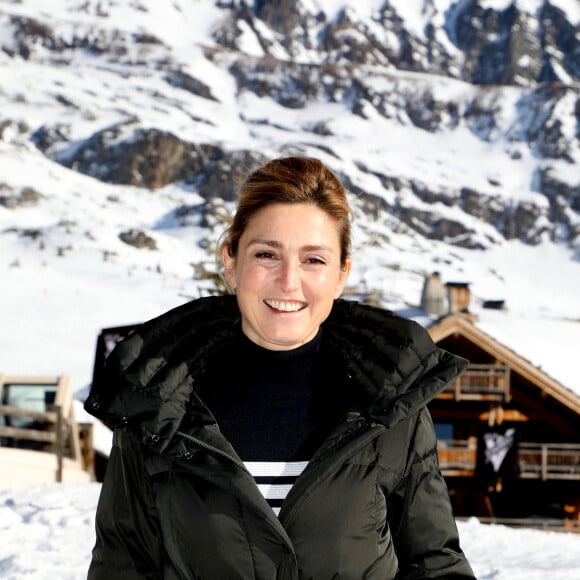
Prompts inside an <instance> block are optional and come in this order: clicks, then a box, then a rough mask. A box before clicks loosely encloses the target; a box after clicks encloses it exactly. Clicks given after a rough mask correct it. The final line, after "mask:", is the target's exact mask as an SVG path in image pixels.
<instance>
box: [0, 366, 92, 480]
mask: <svg viewBox="0 0 580 580" xmlns="http://www.w3.org/2000/svg"><path fill="white" fill-rule="evenodd" d="M91 434H92V429H91V425H90V424H78V423H77V421H76V419H75V413H74V401H73V393H72V390H71V388H70V383H69V380H68V377H67V376H66V375H60V376H51V377H38V376H8V375H2V374H0V464H1V465H2V468H1V469H0V487H20V486H26V485H38V484H41V483H51V482H70V483H84V482H89V481H92V480H93V479H94V472H93V451H92V443H91Z"/></svg>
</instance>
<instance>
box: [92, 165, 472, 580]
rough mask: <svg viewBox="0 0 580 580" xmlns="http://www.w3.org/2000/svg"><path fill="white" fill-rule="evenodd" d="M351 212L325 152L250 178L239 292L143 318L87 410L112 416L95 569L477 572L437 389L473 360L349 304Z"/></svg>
mask: <svg viewBox="0 0 580 580" xmlns="http://www.w3.org/2000/svg"><path fill="white" fill-rule="evenodd" d="M349 218H350V212H349V207H348V203H347V199H346V193H345V190H344V188H343V186H342V185H341V183H340V182H339V181H338V180H337V178H336V177H335V176H334V175H333V174H332V173H331V172H330V171H329V170H328V169H327V168H326V167H325V166H324V165H323V164H322V163H321V162H320V161H318V160H315V159H308V158H294V157H290V158H283V159H278V160H274V161H272V162H270V163H267V164H266V165H265V166H264V167H262V168H260V169H258V170H257V171H255V172H254V173H253V174H251V175H250V176H249V177H248V179H247V180H246V182H245V183H244V184H243V186H242V188H241V191H240V195H239V204H238V209H237V212H236V215H235V217H234V220H233V223H232V225H231V227H230V228H229V229H228V231H227V232H226V235H225V238H224V241H223V244H222V249H221V256H222V259H223V265H224V273H225V277H226V280H227V283H228V285H229V286H230V287H231V289H232V290H233V291H234V292H235V297H234V296H229V297H211V298H203V299H199V300H195V301H193V302H191V303H189V304H186V305H184V306H181V307H179V308H176V309H174V310H172V311H170V312H168V313H166V314H164V315H162V316H160V317H159V318H156V319H154V320H152V321H150V322H147V323H145V324H144V325H143V326H142V327H140V328H139V329H137V331H136V332H135V333H133V334H132V335H131V336H130V337H128V338H127V339H126V340H125V341H124V342H122V343H120V344H119V345H118V346H117V348H116V349H115V351H114V352H113V353H112V354H111V355H110V357H109V359H108V361H107V366H106V369H105V370H104V372H103V376H102V377H100V378H99V380H97V381H95V384H94V386H93V390H92V392H91V394H90V396H89V398H88V399H87V402H86V404H85V406H86V408H87V410H88V411H89V412H91V413H92V414H94V415H95V416H96V417H99V418H100V419H102V420H103V421H105V422H107V423H109V424H110V425H112V426H113V427H114V428H115V431H114V443H113V449H112V451H111V456H110V459H109V464H108V469H107V473H106V478H105V481H104V483H103V487H102V492H101V497H100V501H99V506H98V510H97V517H96V527H97V542H96V545H95V548H94V550H93V559H92V562H91V567H90V571H89V579H90V580H95V579H103V580H105V579H106V580H111V579H115V578H123V579H124V580H130V579H133V578H151V579H153V578H159V579H161V578H163V579H165V580H167V579H183V580H185V579H198V578H199V579H214V580H233V579H259V580H265V579H268V580H270V579H271V580H275V579H278V580H286V579H314V580H327V579H328V580H330V579H331V578H332V579H352V580H355V579H356V580H360V579H361V578H370V579H381V580H385V579H389V578H457V579H460V578H461V579H465V578H473V573H472V571H471V568H470V566H469V564H468V563H467V561H466V559H465V556H464V555H463V553H462V551H461V549H460V547H459V540H458V535H457V529H456V526H455V522H454V519H453V514H452V512H451V507H450V503H449V500H448V494H447V489H446V487H445V483H444V481H443V478H442V476H441V473H440V471H439V467H438V463H437V452H436V440H435V433H434V429H433V424H432V422H431V419H430V416H429V413H428V412H427V410H426V408H425V405H426V403H427V402H428V401H429V400H430V399H432V398H433V397H434V396H435V395H436V394H437V393H438V392H439V391H441V390H442V389H443V388H444V386H445V385H446V384H447V383H448V382H449V381H450V380H451V379H453V378H454V377H455V376H457V374H458V373H459V372H461V371H462V370H463V368H464V367H465V365H466V362H465V361H464V360H463V359H460V358H458V357H455V356H453V355H451V354H449V353H447V352H445V351H443V350H441V349H438V348H437V347H436V346H435V345H434V344H433V342H432V341H431V340H430V338H429V336H428V334H427V333H426V332H425V331H424V330H423V329H422V328H421V327H420V326H419V325H417V324H415V323H413V322H410V321H408V320H405V319H403V318H400V317H398V316H396V315H394V314H392V313H390V312H387V311H384V310H380V309H376V308H372V307H369V306H363V305H360V304H357V303H355V302H346V301H343V300H337V299H338V297H339V295H340V293H341V292H342V290H343V288H344V285H345V283H346V280H347V277H348V274H349V271H350V268H351V258H350V219H349Z"/></svg>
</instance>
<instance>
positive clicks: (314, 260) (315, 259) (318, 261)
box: [305, 256, 326, 266]
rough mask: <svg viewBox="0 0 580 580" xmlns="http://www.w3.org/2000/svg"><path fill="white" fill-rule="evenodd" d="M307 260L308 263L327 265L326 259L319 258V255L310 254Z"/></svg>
mask: <svg viewBox="0 0 580 580" xmlns="http://www.w3.org/2000/svg"><path fill="white" fill-rule="evenodd" d="M305 262H306V263H307V264H312V265H314V266H325V265H326V260H324V259H322V258H319V257H317V256H310V257H308V258H306V260H305Z"/></svg>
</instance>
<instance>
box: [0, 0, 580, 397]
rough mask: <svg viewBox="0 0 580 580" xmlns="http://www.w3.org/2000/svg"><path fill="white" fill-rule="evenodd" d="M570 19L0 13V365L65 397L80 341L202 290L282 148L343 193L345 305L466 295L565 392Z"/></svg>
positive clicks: (5, 5)
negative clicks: (243, 198) (238, 200)
mask: <svg viewBox="0 0 580 580" xmlns="http://www.w3.org/2000/svg"><path fill="white" fill-rule="evenodd" d="M579 25H580V5H579V4H578V2H577V0H549V1H548V0H513V1H508V0H480V1H475V0H459V1H457V2H453V1H452V0H414V1H413V2H409V1H407V0H391V1H385V0H356V1H355V0H301V1H289V0H276V1H270V2H268V1H261V0H254V1H253V2H252V1H249V0H248V1H246V0H231V1H227V0H198V1H191V0H172V2H159V1H155V0H124V1H123V0H82V1H81V0H50V1H47V0H4V1H3V2H0V46H1V48H2V50H1V51H0V323H1V324H2V332H1V333H0V372H4V373H10V374H30V373H34V374H50V373H60V372H62V373H67V374H70V375H71V377H72V379H73V386H74V387H75V388H76V389H77V390H80V389H83V388H84V387H86V385H87V384H88V383H89V382H90V378H91V372H92V362H93V354H94V343H95V340H96V336H97V333H98V332H99V330H100V329H101V328H103V327H107V326H114V325H120V324H129V323H134V322H138V321H141V320H144V319H146V318H149V317H151V316H155V315H157V314H159V313H161V312H162V311H163V310H165V309H167V308H170V307H172V306H176V305H177V304H179V303H181V302H183V301H184V300H186V299H188V298H189V297H192V296H193V297H196V296H199V295H203V294H206V293H209V292H215V291H216V290H217V286H216V276H215V274H216V266H215V261H214V255H213V250H214V248H215V243H216V240H217V238H218V236H219V234H220V233H221V231H222V230H223V227H224V225H225V223H226V222H227V219H228V216H229V214H230V212H231V211H232V209H233V204H234V194H235V188H236V184H237V183H238V182H239V180H240V178H241V177H242V176H243V175H244V174H245V173H246V172H247V171H248V170H250V169H252V168H253V167H255V166H256V165H257V164H259V163H261V162H262V161H264V160H265V159H267V158H270V157H274V156H278V155H286V154H300V155H310V156H315V157H319V158H321V159H322V160H323V161H325V162H326V163H327V164H328V165H329V166H330V167H331V168H332V169H333V170H335V171H336V173H337V174H338V175H339V176H340V177H341V178H342V179H343V181H344V183H345V185H347V187H348V189H349V191H350V192H351V201H352V205H353V208H354V211H355V224H356V226H355V255H354V259H355V268H354V271H353V274H352V276H351V279H350V288H349V293H350V294H351V295H355V296H360V295H363V294H365V293H373V294H374V295H378V296H379V297H380V300H381V302H382V304H383V305H384V306H385V307H388V308H393V309H397V310H401V311H403V312H404V313H410V312H412V309H413V308H414V307H416V306H417V305H418V303H419V298H420V295H421V288H422V285H423V280H424V276H425V275H427V274H430V273H431V272H432V271H434V270H438V271H439V272H441V274H442V277H443V279H444V280H446V281H464V282H469V283H470V285H471V290H472V296H473V301H472V305H471V308H472V309H473V310H474V311H475V312H476V313H477V314H478V315H479V316H480V324H481V327H482V328H483V329H484V330H485V331H486V332H489V333H491V334H493V335H494V336H496V337H497V338H498V339H499V340H501V341H502V342H504V343H505V344H506V345H508V346H510V347H511V348H513V349H514V350H516V351H518V352H519V353H520V354H522V355H523V356H525V357H527V358H529V359H530V360H532V362H534V363H535V364H538V365H541V366H542V367H543V368H544V370H546V372H548V373H549V374H551V376H553V377H554V378H555V379H557V380H559V381H561V382H562V383H563V384H564V385H565V386H566V387H568V388H570V389H572V390H575V391H576V392H578V393H580V383H579V382H578V379H577V373H576V370H575V369H574V368H573V362H574V360H575V359H574V356H575V355H574V353H575V351H576V350H577V345H578V344H579V342H580V301H579V300H578V291H579V289H580V171H579V167H580V122H579V120H578V116H579V112H580V64H579V63H580V60H579V58H578V56H579V54H580V39H579V32H578V30H579ZM491 299H502V300H505V301H506V302H505V304H506V309H505V310H504V311H494V312H491V311H487V310H486V309H484V308H483V307H482V305H483V303H484V301H486V300H491Z"/></svg>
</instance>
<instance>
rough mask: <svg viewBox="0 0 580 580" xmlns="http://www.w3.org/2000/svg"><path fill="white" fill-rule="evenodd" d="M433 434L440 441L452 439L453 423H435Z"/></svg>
mask: <svg viewBox="0 0 580 580" xmlns="http://www.w3.org/2000/svg"><path fill="white" fill-rule="evenodd" d="M435 433H436V434H437V439H439V440H440V441H450V440H451V439H453V423H435Z"/></svg>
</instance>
